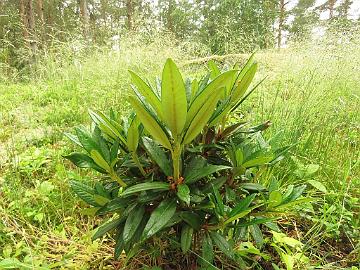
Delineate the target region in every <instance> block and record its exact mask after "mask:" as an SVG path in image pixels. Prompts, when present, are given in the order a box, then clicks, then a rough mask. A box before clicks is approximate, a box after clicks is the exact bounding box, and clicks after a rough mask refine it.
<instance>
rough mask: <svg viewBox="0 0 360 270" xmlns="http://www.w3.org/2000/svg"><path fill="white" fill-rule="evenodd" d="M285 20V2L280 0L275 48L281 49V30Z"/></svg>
mask: <svg viewBox="0 0 360 270" xmlns="http://www.w3.org/2000/svg"><path fill="white" fill-rule="evenodd" d="M284 20H285V0H280V10H279V28H278V36H277V47H278V48H280V47H281V42H282V30H283V27H284Z"/></svg>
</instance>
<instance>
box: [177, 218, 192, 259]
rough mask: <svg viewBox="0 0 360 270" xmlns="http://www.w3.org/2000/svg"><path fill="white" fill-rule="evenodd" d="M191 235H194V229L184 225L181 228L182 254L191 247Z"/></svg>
mask: <svg viewBox="0 0 360 270" xmlns="http://www.w3.org/2000/svg"><path fill="white" fill-rule="evenodd" d="M193 233H194V229H193V228H192V227H191V226H189V225H187V224H185V225H184V226H183V227H182V230H181V240H180V242H181V250H182V252H183V253H186V252H188V251H189V249H190V247H191V242H192V236H193Z"/></svg>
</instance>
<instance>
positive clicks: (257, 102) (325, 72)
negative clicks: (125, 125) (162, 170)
mask: <svg viewBox="0 0 360 270" xmlns="http://www.w3.org/2000/svg"><path fill="white" fill-rule="evenodd" d="M155 40H156V39H155ZM139 44H141V42H140V41H139V40H137V39H135V40H131V39H125V40H124V41H123V42H122V43H121V44H120V48H121V50H120V51H118V52H114V51H111V50H109V49H104V48H92V49H91V50H89V49H87V48H85V49H83V50H80V51H75V50H72V49H71V48H73V47H74V46H69V45H64V46H60V47H56V48H54V49H52V51H49V52H48V54H47V55H46V58H47V61H43V62H42V64H41V65H40V66H39V68H38V69H37V71H36V72H35V74H33V77H29V79H28V81H26V82H14V81H10V80H9V81H3V82H2V83H0V100H1V103H0V126H1V128H0V216H1V217H2V220H1V221H0V259H1V258H17V259H18V260H19V261H20V262H22V263H23V264H24V265H27V266H28V268H26V267H25V268H23V269H40V265H41V266H42V267H45V268H46V269H47V268H49V267H52V268H61V267H63V268H66V269H114V267H115V268H116V267H121V266H123V264H124V260H122V261H121V262H115V261H113V260H112V241H111V240H109V239H107V238H105V239H103V240H100V241H95V242H93V243H92V242H91V239H90V238H91V235H92V233H93V232H94V230H95V229H96V226H97V221H96V220H93V219H92V218H91V217H90V218H89V217H88V216H86V215H84V214H83V213H82V210H81V209H82V203H81V202H80V200H79V199H77V198H76V197H74V196H73V194H72V193H71V191H70V190H69V186H68V181H69V180H70V179H74V178H75V179H83V180H85V181H91V179H93V178H97V177H99V175H97V174H92V173H84V172H83V171H79V170H78V169H76V168H74V167H72V166H71V165H70V164H69V163H68V162H67V161H64V159H63V158H62V155H64V154H67V153H69V152H71V150H72V147H73V146H72V145H71V143H69V142H68V141H67V140H66V139H65V138H64V136H63V132H65V131H71V130H72V128H73V127H74V126H76V125H79V124H85V125H86V124H88V123H89V117H88V115H87V109H88V108H93V109H100V110H103V111H105V112H107V111H108V109H109V108H110V107H113V108H114V109H115V110H117V111H119V112H120V113H126V111H127V106H128V105H127V104H126V101H125V99H126V95H127V92H128V87H129V76H128V74H127V70H128V69H133V70H135V71H137V72H140V73H142V74H146V76H147V77H149V78H153V77H154V76H155V74H159V72H160V68H161V66H162V65H163V63H164V61H165V59H166V58H167V57H172V58H174V59H175V60H176V61H177V62H178V63H179V64H180V65H181V64H182V63H183V64H184V65H183V67H182V69H183V70H184V72H185V73H188V74H192V75H194V76H199V73H194V70H195V69H197V68H199V66H200V67H201V70H203V71H205V66H203V65H196V64H191V65H185V63H186V60H189V59H192V58H195V57H196V56H203V53H204V52H200V53H199V52H197V53H196V55H195V54H192V53H191V50H192V49H191V48H190V47H191V46H190V45H189V46H188V47H186V48H190V49H184V48H183V47H181V46H179V47H177V46H175V45H173V44H172V42H171V39H169V40H167V39H165V40H164V39H161V40H158V41H155V42H153V43H151V44H149V45H146V46H145V45H139ZM73 45H74V44H73ZM75 45H79V44H75ZM314 48H315V46H314V45H313V44H312V45H309V47H303V48H300V49H299V48H298V49H295V48H292V49H284V50H282V51H280V52H278V51H264V52H259V53H258V55H257V59H258V61H259V62H260V67H261V70H260V73H259V75H258V77H257V79H258V80H260V79H261V78H262V77H264V76H268V78H267V80H266V81H265V82H264V83H263V84H262V85H261V86H260V87H259V89H258V90H257V92H256V93H255V94H254V95H252V96H251V97H250V100H251V101H250V102H247V105H246V106H245V107H243V108H241V113H242V114H243V116H242V117H244V118H246V119H247V120H252V121H254V122H263V121H266V120H271V122H272V123H273V124H272V127H271V128H270V129H268V131H266V133H265V135H266V137H267V138H271V137H274V135H276V134H277V137H278V140H279V143H280V144H281V145H290V144H291V145H292V144H293V145H294V146H293V148H292V149H291V151H290V154H289V155H288V157H287V158H286V159H285V160H284V161H283V162H281V163H280V164H279V165H277V166H276V167H274V168H273V170H272V172H271V174H269V175H264V176H262V177H261V178H260V179H259V181H264V182H265V181H269V179H271V178H272V177H276V178H277V179H278V180H280V181H281V183H282V185H283V187H284V188H286V186H287V185H289V184H295V183H300V182H301V183H302V182H307V184H308V189H307V196H308V197H311V198H313V201H312V203H305V204H303V205H300V206H298V207H297V208H294V209H293V214H292V215H289V216H287V219H284V223H282V225H283V228H284V229H286V231H287V234H288V235H289V236H292V237H294V238H296V239H299V240H300V241H302V242H303V243H304V244H305V246H304V249H303V252H304V254H306V255H307V256H308V257H309V258H310V262H309V263H308V264H307V266H306V267H307V269H311V268H312V267H315V266H321V267H323V269H341V268H343V269H349V268H347V267H351V266H354V267H355V266H359V264H358V262H359V259H360V258H359V255H358V254H359V251H360V246H359V242H358V239H359V238H360V233H359V229H360V220H359V211H360V202H359V198H360V188H359V186H360V169H359V167H360V156H359V152H360V151H359V150H360V137H359V134H360V114H359V107H360V106H359V105H360V81H359V75H358V74H359V72H360V70H359V67H358V66H357V65H356V63H359V61H360V53H359V52H360V45H359V44H357V43H350V44H346V45H344V44H342V45H337V46H335V45H334V46H333V45H332V47H329V46H316V48H317V51H316V52H315V51H314ZM89 51H91V54H89ZM205 53H206V52H205ZM88 55H90V56H88ZM60 56H61V57H60ZM236 60H237V59H234V58H230V59H225V60H223V63H222V64H224V65H226V64H227V63H229V62H230V63H232V62H234V61H236ZM200 73H201V72H200ZM35 75H36V76H35ZM15 77H16V76H15ZM0 261H1V260H0ZM140 261H141V262H143V263H144V262H146V261H149V262H150V261H151V256H149V255H147V254H144V258H137V259H136V260H135V263H140ZM149 265H150V263H149ZM45 268H44V269H45ZM127 269H131V268H127ZM133 269H138V268H133ZM299 269H303V268H301V267H300V268H299ZM353 269H356V268H353Z"/></svg>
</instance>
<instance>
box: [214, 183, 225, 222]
mask: <svg viewBox="0 0 360 270" xmlns="http://www.w3.org/2000/svg"><path fill="white" fill-rule="evenodd" d="M213 193H214V196H215V210H216V212H217V214H218V215H220V216H224V202H223V200H222V197H221V195H220V192H219V190H218V189H216V188H214V186H213Z"/></svg>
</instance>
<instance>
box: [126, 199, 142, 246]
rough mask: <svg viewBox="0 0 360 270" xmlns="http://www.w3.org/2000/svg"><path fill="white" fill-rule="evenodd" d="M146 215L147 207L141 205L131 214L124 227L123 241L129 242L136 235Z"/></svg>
mask: <svg viewBox="0 0 360 270" xmlns="http://www.w3.org/2000/svg"><path fill="white" fill-rule="evenodd" d="M144 213H145V207H144V206H143V205H140V206H138V207H136V208H135V209H134V210H133V211H132V212H130V213H129V215H128V217H127V219H126V222H125V227H124V232H123V239H124V241H125V242H128V241H129V240H130V239H131V238H132V237H133V236H134V234H135V232H136V230H137V228H138V227H139V225H140V222H141V220H142V218H143V215H144Z"/></svg>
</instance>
